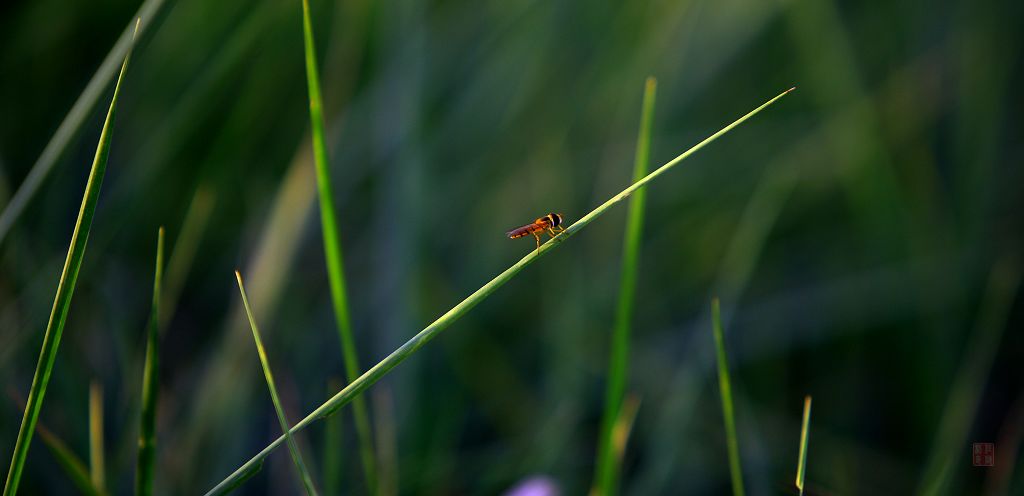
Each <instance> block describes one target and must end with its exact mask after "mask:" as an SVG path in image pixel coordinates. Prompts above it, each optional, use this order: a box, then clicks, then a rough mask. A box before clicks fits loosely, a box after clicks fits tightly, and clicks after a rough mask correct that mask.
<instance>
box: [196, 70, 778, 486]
mask: <svg viewBox="0 0 1024 496" xmlns="http://www.w3.org/2000/svg"><path fill="white" fill-rule="evenodd" d="M794 89H795V88H790V89H788V90H786V91H784V92H783V93H781V94H779V95H778V96H776V97H774V98H772V99H771V100H768V101H767V102H765V103H763V104H762V105H761V106H759V107H757V108H755V109H754V110H752V111H750V112H748V113H747V114H746V115H744V116H743V117H740V118H739V119H737V120H735V121H734V122H732V123H731V124H729V125H728V126H726V127H724V128H722V129H721V130H719V131H718V132H716V133H715V134H712V135H711V136H709V137H707V138H705V139H704V140H703V141H701V142H700V143H697V144H696V145H694V146H693V147H691V148H690V149H689V150H686V151H685V152H683V153H682V154H680V155H679V156H677V157H676V158H674V159H672V160H670V161H669V162H668V163H666V164H664V165H662V166H661V167H659V168H658V169H657V170H655V171H654V172H651V173H650V174H648V175H646V176H644V178H643V179H641V180H639V181H637V182H635V183H633V184H632V185H631V186H629V187H628V188H626V189H624V190H623V191H621V192H620V193H619V194H617V195H615V196H613V197H611V198H610V199H608V200H607V201H605V202H604V203H602V204H601V205H600V206H598V207H597V208H595V209H593V210H591V211H590V213H588V214H587V215H585V216H583V218H581V219H580V220H578V221H576V222H575V223H574V224H573V225H571V226H569V227H568V228H566V230H565V231H564V232H562V233H560V234H559V235H558V236H556V237H555V238H553V239H550V240H548V241H546V242H545V243H544V244H542V245H541V246H540V248H539V249H536V250H531V251H530V253H529V254H527V255H526V256H524V257H523V258H522V259H520V260H519V261H518V262H516V263H515V264H513V265H512V266H511V267H509V268H507V269H505V270H504V271H503V272H502V273H501V274H498V275H497V276H496V277H495V278H494V279H491V280H490V281H489V282H488V283H487V284H484V285H483V286H482V287H481V288H480V289H477V290H476V291H475V292H473V294H471V295H469V296H468V297H466V299H464V300H462V301H461V302H460V303H459V304H458V305H455V306H454V307H452V309H451V310H448V311H447V312H445V314H444V315H442V316H441V317H439V318H438V319H437V320H435V321H434V322H433V323H431V324H430V325H428V326H427V327H426V328H424V329H423V330H422V331H420V332H419V333H418V334H416V335H415V336H413V337H412V338H410V339H409V340H408V341H406V342H405V344H403V345H402V346H400V347H399V348H398V349H396V350H395V351H393V352H391V354H390V355H388V356H387V357H385V358H384V359H383V360H381V361H380V362H378V363H377V364H376V365H374V366H373V367H371V368H370V369H369V370H367V371H366V372H364V373H363V375H361V376H359V378H358V379H356V380H355V381H352V382H351V383H349V385H348V386H345V388H344V389H342V390H341V391H339V392H338V393H337V394H335V395H334V396H333V397H331V398H330V399H328V400H327V401H326V402H324V403H323V404H321V405H320V406H319V407H317V408H316V409H315V410H313V411H312V412H311V413H310V414H309V415H307V416H306V418H304V419H302V420H301V421H299V422H298V423H297V424H295V426H293V427H292V429H291V431H290V434H294V433H296V432H299V431H301V430H302V429H305V428H306V427H307V426H309V425H310V424H312V423H313V422H315V421H316V420H317V419H320V418H323V417H326V416H329V415H331V414H333V413H334V412H336V411H337V410H338V409H339V408H341V407H343V406H345V405H346V404H348V403H349V402H351V401H352V400H353V399H354V398H356V397H358V396H359V394H360V393H362V392H363V391H364V390H366V389H367V388H368V387H370V386H371V385H373V384H374V383H375V382H377V381H378V380H380V378H381V377H383V376H384V375H386V374H387V373H388V372H389V371H391V369H393V368H395V367H396V366H398V364H400V363H402V362H403V361H404V360H405V359H406V358H409V356H410V355H412V354H413V353H416V351H418V350H419V349H420V348H422V347H423V346H424V345H425V344H427V343H428V342H429V341H430V340H432V339H434V337H435V336H437V334H438V333H440V332H441V331H443V330H445V329H446V328H448V326H450V325H452V323H454V322H455V321H456V320H458V319H459V318H461V317H462V316H463V315H465V314H466V313H467V312H468V311H469V310H471V309H472V308H473V307H475V306H476V305H477V304H479V303H480V302H481V301H483V300H484V299H486V298H487V297H488V296H490V294H491V293H493V292H494V291H496V290H497V289H498V288H500V287H501V286H502V285H504V284H505V283H506V282H508V281H509V280H510V279H512V278H513V277H514V276H515V275H516V274H518V273H519V272H521V271H522V270H523V269H524V268H526V267H527V266H529V265H530V264H532V263H533V262H535V261H536V260H537V259H538V258H540V257H542V256H544V255H546V254H547V253H548V252H549V251H551V250H553V249H555V248H557V247H558V246H559V245H561V244H562V243H563V242H565V240H567V239H569V238H570V237H572V236H573V235H574V234H576V233H577V232H579V231H580V230H581V229H583V228H584V227H586V226H587V224H590V223H591V222H593V221H594V219H596V218H598V217H600V216H601V215H603V214H604V213H605V212H606V211H608V209H609V208H611V207H612V206H614V205H615V204H617V203H619V202H621V201H622V200H624V199H626V198H627V197H628V196H629V195H631V194H633V193H634V192H635V191H636V190H638V189H640V188H642V187H644V186H645V185H647V184H648V183H650V182H651V181H653V180H654V179H655V178H656V177H658V176H660V175H662V174H664V173H665V172H666V171H668V170H669V169H671V168H672V167H675V166H676V165H678V164H679V163H680V162H682V161H683V160H686V159H687V158H689V157H690V156H691V155H693V154H694V153H696V152H697V151H698V150H700V149H701V148H704V147H705V146H707V145H708V144H710V143H711V142H713V141H715V140H716V139H718V138H719V137H721V136H722V135H724V134H725V133H728V132H729V131H731V130H733V129H735V128H736V126H739V125H740V124H742V123H743V122H745V121H746V120H747V119H750V118H751V117H753V116H755V115H757V113H758V112H761V111H762V110H764V109H765V108H767V107H768V106H769V105H771V104H773V103H775V102H776V101H778V100H779V99H780V98H782V97H783V96H785V95H787V94H788V93H789V92H791V91H793V90H794ZM285 439H286V438H285V436H281V437H279V438H277V439H276V440H274V442H272V443H270V445H268V446H267V447H266V448H263V450H262V451H260V452H259V453H257V454H256V455H255V456H253V457H252V458H250V459H249V461H247V462H245V463H244V464H242V466H241V467H239V468H238V469H237V470H236V471H235V472H234V473H232V474H231V475H229V476H228V477H227V478H225V479H224V480H222V481H221V482H220V483H218V484H217V485H216V486H215V487H214V488H213V489H211V490H210V491H209V492H208V493H207V494H209V495H213V494H226V493H227V492H229V491H230V490H231V489H233V488H234V487H237V485H238V480H239V478H241V477H243V476H251V473H252V470H253V469H254V467H255V466H256V465H258V464H260V463H262V460H263V459H264V458H266V457H267V455H269V454H270V452H271V451H273V450H274V449H276V448H277V447H278V446H280V445H281V443H283V442H284V441H285Z"/></svg>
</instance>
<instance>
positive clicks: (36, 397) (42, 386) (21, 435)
mask: <svg viewBox="0 0 1024 496" xmlns="http://www.w3.org/2000/svg"><path fill="white" fill-rule="evenodd" d="M138 24H139V23H138V21H136V24H135V25H136V31H137V30H138ZM130 57H131V50H130V49H129V50H128V52H127V53H126V54H125V57H124V62H123V63H122V64H121V72H120V74H118V76H117V83H116V84H115V85H114V96H113V97H112V98H111V99H110V108H109V109H108V110H107V118H106V120H105V121H104V122H103V131H102V132H101V133H100V141H99V144H98V145H97V147H96V156H95V158H94V159H93V162H92V169H91V170H90V171H89V180H88V182H87V183H86V185H85V194H84V195H83V197H82V206H81V209H80V210H79V211H78V220H77V221H76V222H75V230H74V231H73V232H72V234H71V245H70V246H69V247H68V255H67V259H66V260H65V261H64V269H63V271H62V272H61V275H60V282H59V283H58V284H57V295H56V296H55V297H54V299H53V309H52V310H51V311H50V320H49V322H48V323H47V325H46V333H45V334H44V335H43V346H42V349H41V350H40V352H39V363H38V364H37V365H36V372H35V375H34V376H33V378H32V389H31V390H30V391H29V394H28V400H27V402H26V404H25V415H24V417H22V420H21V428H20V429H19V430H18V439H17V441H15V444H14V451H13V454H12V455H11V468H10V471H9V472H8V473H7V482H6V483H5V484H4V496H14V494H16V493H17V492H18V483H19V482H20V481H21V472H22V470H23V469H24V468H25V458H26V457H27V456H28V448H29V445H30V444H31V443H32V433H33V432H35V428H36V422H37V421H38V420H39V411H40V410H41V409H42V407H43V398H44V396H45V395H46V386H47V384H48V383H49V382H50V373H51V372H52V371H53V363H54V361H55V360H56V359H57V348H58V347H59V346H60V338H61V334H62V333H63V332H64V322H65V320H66V319H67V316H68V309H70V308H71V296H72V294H74V292H75V283H76V282H77V281H78V270H79V269H80V268H81V267H82V258H83V257H85V245H86V242H87V241H88V240H89V230H90V229H91V228H92V218H93V215H94V214H95V213H96V202H97V201H98V200H99V197H100V186H101V185H102V184H103V176H104V175H105V174H106V171H107V156H108V155H109V154H110V138H111V133H112V128H113V124H114V113H115V109H116V108H117V97H118V95H119V94H120V92H121V81H122V80H123V79H124V73H125V71H126V70H127V68H128V59H129V58H130Z"/></svg>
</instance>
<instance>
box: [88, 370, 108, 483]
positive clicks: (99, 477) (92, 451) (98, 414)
mask: <svg viewBox="0 0 1024 496" xmlns="http://www.w3.org/2000/svg"><path fill="white" fill-rule="evenodd" d="M104 453H105V450H104V448H103V387H102V386H100V383H98V382H96V381H92V383H91V384H89V470H90V478H91V479H92V485H93V486H94V487H96V489H98V490H99V491H100V492H106V491H107V490H106V487H107V476H106V472H107V468H106V467H107V464H106V461H105V458H104V456H105V455H104Z"/></svg>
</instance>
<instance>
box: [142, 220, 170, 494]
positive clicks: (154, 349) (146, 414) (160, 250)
mask: <svg viewBox="0 0 1024 496" xmlns="http://www.w3.org/2000/svg"><path fill="white" fill-rule="evenodd" d="M163 273H164V228H163V227H161V228H160V230H159V231H158V232H157V237H156V269H155V270H154V275H153V303H152V307H151V309H150V312H149V325H148V326H147V328H148V332H147V337H146V364H145V366H144V367H143V372H142V413H141V419H140V421H139V454H138V462H137V464H136V466H135V494H136V495H139V496H148V495H150V494H153V467H154V463H155V462H156V402H157V396H158V394H159V392H160V298H161V293H160V288H161V285H162V284H163Z"/></svg>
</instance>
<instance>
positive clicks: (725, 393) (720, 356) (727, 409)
mask: <svg viewBox="0 0 1024 496" xmlns="http://www.w3.org/2000/svg"><path fill="white" fill-rule="evenodd" d="M711 328H712V333H713V334H714V335H715V359H716V361H717V362H718V389H719V391H720V392H721V394H722V417H723V418H724V420H725V442H726V447H727V448H728V450H729V475H730V476H731V477H732V493H733V494H734V495H736V496H743V471H742V469H741V468H740V444H739V440H737V439H736V416H735V413H734V411H733V403H732V382H731V381H730V379H729V362H728V361H727V360H726V358H725V339H724V338H723V336H722V310H721V305H720V304H719V302H718V298H715V299H714V300H712V301H711Z"/></svg>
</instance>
